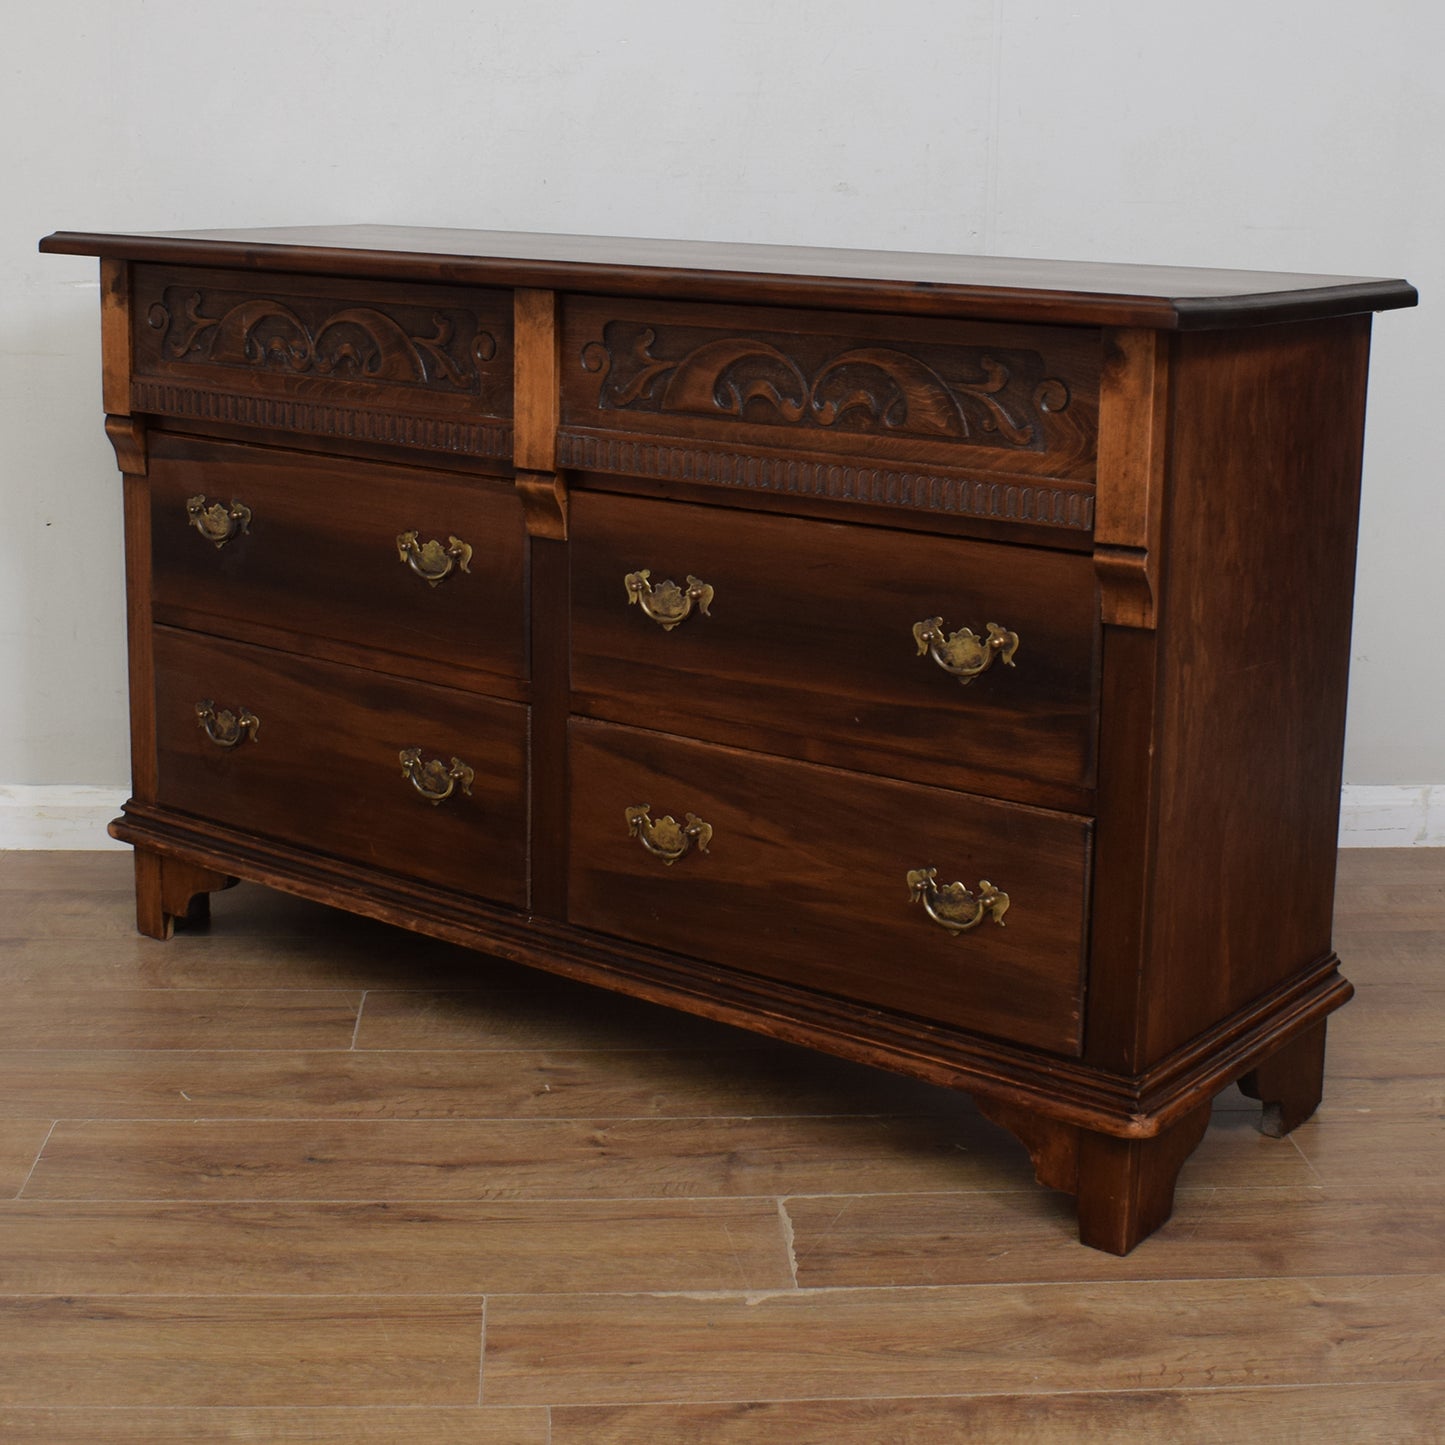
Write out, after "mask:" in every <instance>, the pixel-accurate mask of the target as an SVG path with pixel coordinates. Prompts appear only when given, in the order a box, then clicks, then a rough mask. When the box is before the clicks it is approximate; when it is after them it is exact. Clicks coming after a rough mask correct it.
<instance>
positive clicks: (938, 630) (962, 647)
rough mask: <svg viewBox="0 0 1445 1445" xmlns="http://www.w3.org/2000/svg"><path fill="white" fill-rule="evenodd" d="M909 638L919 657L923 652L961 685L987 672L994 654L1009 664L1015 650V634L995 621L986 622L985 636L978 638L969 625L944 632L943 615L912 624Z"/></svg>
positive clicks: (965, 684)
mask: <svg viewBox="0 0 1445 1445" xmlns="http://www.w3.org/2000/svg"><path fill="white" fill-rule="evenodd" d="M913 640H914V641H915V642H916V643H917V644H918V655H919V656H920V657H922V656H924V654H925V653H926V654H927V655H928V656H930V657H932V658H933V660H934V662H936V663H937V664H938V665H939V667H941V668H942V669H943V670H944V671H945V672H946V673H948V674H950V676H953V677H956V678H957V679H958V680H959V681H960V682H961V683H963V685H964V686H965V687H967V686H968V684H969V683H971V682H972V681H973V680H974V678H976V677H977V676H978V675H979V674H980V673H983V672H987V671H988V669H989V667H990V666H991V665H992V664H993V660H994V658H995V657H997V658H998V659H999V660H1000V661H1001V662H1002V663H1003V665H1004V666H1005V667H1012V666H1013V665H1014V653H1016V652H1017V651H1018V650H1019V635H1018V633H1017V632H1010V631H1009V630H1008V629H1007V628H1005V627H1000V626H999V625H998V623H997V622H990V623H989V624H988V636H987V637H980V636H979V635H978V634H977V633H976V632H975V631H974V630H973V629H972V628H971V627H962V628H960V629H959V630H958V631H957V632H953V633H948V634H945V633H944V630H943V618H941V617H928V618H925V619H924V620H923V621H922V622H915V623H914V624H913Z"/></svg>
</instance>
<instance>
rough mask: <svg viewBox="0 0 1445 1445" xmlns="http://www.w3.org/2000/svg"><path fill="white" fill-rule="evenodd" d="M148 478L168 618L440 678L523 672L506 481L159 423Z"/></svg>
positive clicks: (513, 516)
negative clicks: (252, 443)
mask: <svg viewBox="0 0 1445 1445" xmlns="http://www.w3.org/2000/svg"><path fill="white" fill-rule="evenodd" d="M149 485H150V495H151V538H152V541H151V547H152V558H153V567H154V603H155V610H156V618H157V620H158V621H161V622H173V623H177V624H179V625H182V626H196V625H199V626H204V627H206V628H207V630H216V631H222V632H224V631H227V630H229V629H231V628H235V627H237V626H238V624H239V625H240V626H245V625H246V624H250V625H252V626H259V627H266V628H272V629H276V630H278V631H285V632H292V633H295V634H299V635H303V636H306V637H308V638H323V639H332V640H335V641H339V642H342V643H349V644H352V645H353V646H358V647H366V648H369V649H378V650H381V651H385V652H389V653H392V654H394V655H396V656H398V657H402V658H405V659H407V660H408V662H409V663H411V664H413V665H416V664H421V665H422V666H423V667H424V669H425V670H426V671H427V672H428V674H429V675H431V674H434V676H432V677H431V680H434V681H437V682H443V683H445V682H446V681H447V680H448V673H449V670H450V669H452V668H459V669H477V670H480V671H483V672H486V673H491V674H496V675H499V676H501V677H506V678H520V677H522V676H524V675H525V662H526V654H525V649H524V642H523V624H522V618H523V610H524V577H525V563H524V557H525V532H524V528H523V524H522V515H521V506H520V504H519V502H518V501H517V499H516V497H515V495H514V494H513V490H512V487H511V486H510V484H508V483H505V482H501V481H487V480H483V479H477V480H473V481H458V480H456V479H455V478H453V477H449V476H447V475H445V474H443V473H440V472H428V471H424V470H421V469H411V468H400V467H390V466H381V465H377V464H375V463H371V462H360V461H352V460H344V459H338V458H328V457H320V456H313V455H306V454H303V453H300V452H290V451H278V450H272V449H266V448H255V447H244V446H229V445H225V444H221V443H214V442H203V441H196V440H191V439H186V438H177V437H168V436H165V435H159V436H157V437H156V438H155V439H154V444H153V447H152V452H151V463H150V473H149ZM198 619H200V620H199V621H198ZM263 640H264V639H263Z"/></svg>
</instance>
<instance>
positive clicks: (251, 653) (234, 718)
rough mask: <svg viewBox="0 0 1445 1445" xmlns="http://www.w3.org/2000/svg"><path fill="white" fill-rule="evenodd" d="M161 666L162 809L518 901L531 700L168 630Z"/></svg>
mask: <svg viewBox="0 0 1445 1445" xmlns="http://www.w3.org/2000/svg"><path fill="white" fill-rule="evenodd" d="M155 662H156V696H155V705H156V744H157V753H158V763H159V788H158V795H157V801H158V802H159V803H160V805H161V806H162V807H166V808H174V809H178V810H180V811H182V812H186V813H192V814H195V815H196V816H198V817H201V818H206V819H211V820H213V821H215V822H218V823H222V824H226V825H228V826H230V827H233V828H239V829H242V830H244V831H246V832H253V833H258V834H263V835H266V836H269V837H272V838H278V839H281V840H282V841H285V842H288V843H291V844H294V845H296V846H299V847H304V848H314V849H318V850H320V851H322V852H325V853H330V854H333V855H335V856H336V857H340V858H346V859H350V860H353V861H355V862H357V863H361V864H365V865H367V866H369V867H376V868H383V869H387V870H389V871H391V872H394V873H401V874H405V875H407V876H409V877H414V878H418V879H422V880H424V881H426V882H430V883H435V884H438V885H440V886H442V887H446V888H454V889H456V890H457V891H458V892H460V893H466V894H474V895H476V896H478V897H482V898H488V899H493V900H495V901H497V902H500V903H507V904H511V905H513V906H515V907H518V908H520V907H524V906H525V904H526V823H527V820H526V763H527V709H526V708H524V707H520V706H518V705H516V704H514V703H504V702H496V701H493V700H491V699H487V698H480V697H474V696H469V695H467V694H465V693H460V692H455V691H452V690H451V689H449V688H441V687H432V686H429V685H426V684H422V683H411V682H404V681H401V680H398V679H395V678H389V677H382V676H379V675H377V674H375V673H369V672H366V671H363V670H361V669H359V668H352V667H341V666H337V665H334V664H321V663H317V662H314V661H312V660H311V659H309V658H305V657H300V656H295V655H292V654H289V653H283V652H276V651H272V650H270V649H267V648H257V647H249V646H246V645H244V644H240V643H234V642H226V641H221V640H218V639H216V638H214V637H207V636H204V635H202V634H197V633H187V632H179V631H175V630H172V629H170V628H165V627H158V628H156V630H155ZM403 754H406V756H405V757H403Z"/></svg>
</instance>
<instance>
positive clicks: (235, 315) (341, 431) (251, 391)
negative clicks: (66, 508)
mask: <svg viewBox="0 0 1445 1445" xmlns="http://www.w3.org/2000/svg"><path fill="white" fill-rule="evenodd" d="M131 293H132V294H131V295H130V297H129V298H128V302H129V309H130V326H131V336H130V343H131V345H130V388H129V397H130V406H129V407H127V408H125V409H126V410H132V409H133V410H134V411H137V412H148V413H154V414H157V415H164V416H175V417H183V418H187V419H190V420H198V421H223V422H228V423H231V424H233V425H239V426H279V427H283V428H285V429H286V430H288V431H294V432H300V433H305V434H311V435H316V436H323V437H333V436H334V437H354V438H360V439H363V440H365V441H369V442H374V443H392V444H397V445H401V446H407V447H418V448H424V449H427V450H431V451H437V452H453V453H458V454H462V455H467V456H477V457H506V456H507V455H508V454H509V453H510V450H511V428H510V426H509V425H508V421H509V419H510V417H511V415H512V397H513V383H512V371H513V367H512V307H511V295H510V293H509V292H507V291H501V290H478V289H476V288H468V289H466V290H462V289H460V288H447V287H436V286H390V285H372V286H369V287H367V288H366V291H365V294H364V295H359V294H358V293H357V291H356V288H355V286H354V285H351V284H348V283H345V282H338V281H335V280H327V279H314V278H306V277H294V276H285V277H274V278H272V277H266V278H258V277H255V276H251V275H244V274H237V273H235V272H227V271H214V270H206V269H198V268H194V267H186V268H180V267H161V266H137V267H136V268H135V273H134V276H133V278H132V287H131Z"/></svg>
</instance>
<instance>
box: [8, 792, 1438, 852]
mask: <svg viewBox="0 0 1445 1445" xmlns="http://www.w3.org/2000/svg"><path fill="white" fill-rule="evenodd" d="M126 797H127V790H126V789H125V788H83V787H69V786H66V785H64V784H59V785H56V786H53V787H29V786H24V785H19V784H16V785H11V786H0V849H6V848H123V847H125V844H124V843H117V842H116V841H115V840H114V839H113V838H111V837H109V836H108V835H107V834H106V831H105V825H106V824H107V823H108V822H110V820H111V819H112V818H114V817H115V816H116V815H117V814H118V813H119V812H120V805H121V804H122V803H123V802H125V800H126ZM1340 847H1342V848H1415V847H1427V848H1429V847H1433V848H1441V847H1445V783H1422V784H1418V785H1416V786H1413V787H1397V786H1392V785H1384V786H1372V785H1369V784H1365V783H1346V784H1345V786H1344V789H1343V792H1342V795H1341V799H1340Z"/></svg>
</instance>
